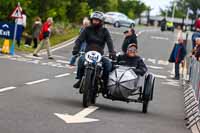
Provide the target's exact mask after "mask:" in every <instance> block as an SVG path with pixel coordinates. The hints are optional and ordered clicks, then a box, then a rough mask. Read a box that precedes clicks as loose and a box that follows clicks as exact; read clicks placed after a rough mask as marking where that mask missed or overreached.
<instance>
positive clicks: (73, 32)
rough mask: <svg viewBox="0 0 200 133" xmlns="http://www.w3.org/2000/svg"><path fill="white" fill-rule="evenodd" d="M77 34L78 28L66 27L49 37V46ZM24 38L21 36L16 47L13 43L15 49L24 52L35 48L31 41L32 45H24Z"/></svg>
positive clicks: (0, 41) (0, 46)
mask: <svg viewBox="0 0 200 133" xmlns="http://www.w3.org/2000/svg"><path fill="white" fill-rule="evenodd" d="M78 34H79V28H69V29H66V30H65V32H64V33H63V34H57V35H53V36H51V37H50V43H51V46H55V45H57V44H59V43H61V42H64V41H67V40H69V39H71V38H73V37H75V36H77V35H78ZM24 42H25V39H24V38H22V40H21V46H20V47H19V48H18V47H17V45H15V50H16V51H20V52H25V53H32V52H33V51H34V50H35V49H33V48H32V46H33V41H32V45H31V46H30V47H26V46H25V44H24ZM11 44H12V41H10V45H11ZM2 46H3V39H0V48H2Z"/></svg>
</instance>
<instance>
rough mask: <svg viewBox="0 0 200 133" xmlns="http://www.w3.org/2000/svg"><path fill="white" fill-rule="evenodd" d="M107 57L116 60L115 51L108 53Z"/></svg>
mask: <svg viewBox="0 0 200 133" xmlns="http://www.w3.org/2000/svg"><path fill="white" fill-rule="evenodd" d="M109 58H110V59H112V60H116V59H117V56H116V52H112V53H109Z"/></svg>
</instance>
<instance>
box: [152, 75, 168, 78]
mask: <svg viewBox="0 0 200 133" xmlns="http://www.w3.org/2000/svg"><path fill="white" fill-rule="evenodd" d="M153 75H154V76H155V77H156V78H160V79H167V76H164V75H158V74H153Z"/></svg>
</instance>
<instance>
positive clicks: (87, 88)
mask: <svg viewBox="0 0 200 133" xmlns="http://www.w3.org/2000/svg"><path fill="white" fill-rule="evenodd" d="M91 81H92V70H89V69H88V70H87V72H86V75H85V79H84V84H83V107H88V106H90V104H91V96H92V95H91V94H92V92H91V87H92V84H91Z"/></svg>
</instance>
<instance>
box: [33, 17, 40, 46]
mask: <svg viewBox="0 0 200 133" xmlns="http://www.w3.org/2000/svg"><path fill="white" fill-rule="evenodd" d="M41 27H42V22H41V19H40V17H36V18H35V22H34V24H33V26H32V31H33V33H32V37H33V42H34V45H33V48H37V45H38V41H39V34H40V30H41Z"/></svg>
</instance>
